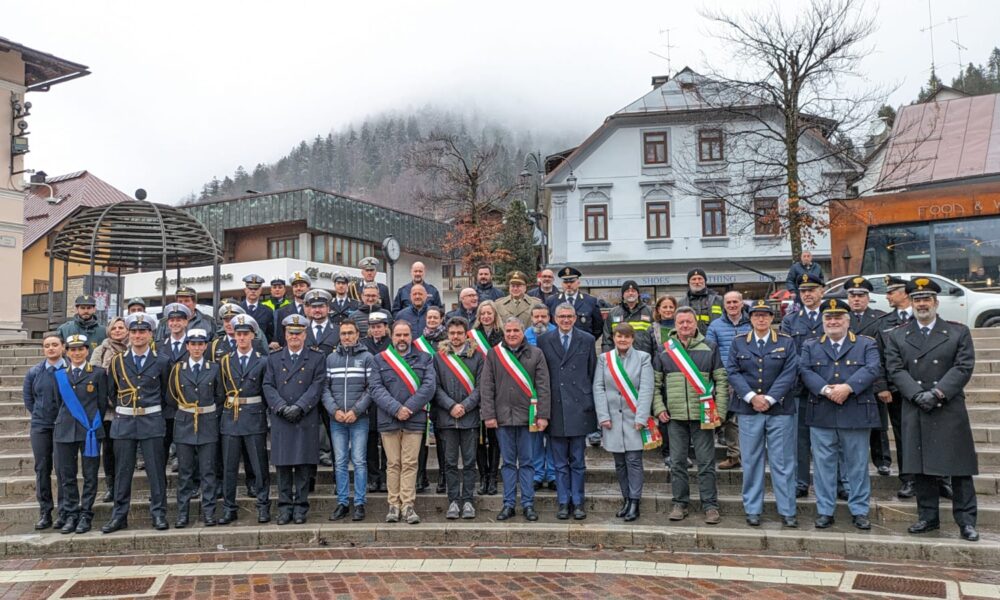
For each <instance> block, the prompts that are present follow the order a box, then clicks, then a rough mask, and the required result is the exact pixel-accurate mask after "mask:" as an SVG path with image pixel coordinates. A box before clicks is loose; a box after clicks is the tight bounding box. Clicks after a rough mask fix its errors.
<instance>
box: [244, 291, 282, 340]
mask: <svg viewBox="0 0 1000 600" xmlns="http://www.w3.org/2000/svg"><path fill="white" fill-rule="evenodd" d="M263 285H264V278H263V277H261V276H260V275H257V274H256V273H251V274H249V275H247V276H246V277H244V278H243V300H242V301H241V302H240V306H241V307H242V308H243V310H244V311H246V313H247V315H249V316H251V317H253V320H254V321H255V322H256V323H257V330H258V331H259V332H260V336H259V337H261V338H262V339H263V340H264V345H265V346H266V345H267V340H270V339H273V338H274V311H272V310H271V309H270V307H268V306H266V305H265V304H264V303H263V302H262V301H261V298H260V295H261V288H262V287H263Z"/></svg>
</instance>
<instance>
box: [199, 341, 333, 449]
mask: <svg viewBox="0 0 1000 600" xmlns="http://www.w3.org/2000/svg"><path fill="white" fill-rule="evenodd" d="M219 366H220V367H221V368H222V384H223V386H224V387H225V389H226V402H225V405H224V409H223V411H222V435H253V434H259V433H267V405H266V404H265V403H264V389H263V385H264V371H265V370H266V367H267V355H266V354H263V353H261V352H257V351H251V352H250V359H249V360H248V361H247V368H246V371H244V370H243V369H242V368H240V356H239V352H237V351H236V350H233V351H232V352H231V353H229V354H227V355H226V356H225V357H223V359H222V360H221V361H220V362H219ZM235 396H239V397H240V398H253V397H260V398H261V401H260V402H257V403H254V404H241V405H240V407H239V413H238V415H239V416H237V412H236V410H235V408H236V407H235V405H233V404H232V400H231V399H232V398H233V397H235ZM317 435H318V434H317Z"/></svg>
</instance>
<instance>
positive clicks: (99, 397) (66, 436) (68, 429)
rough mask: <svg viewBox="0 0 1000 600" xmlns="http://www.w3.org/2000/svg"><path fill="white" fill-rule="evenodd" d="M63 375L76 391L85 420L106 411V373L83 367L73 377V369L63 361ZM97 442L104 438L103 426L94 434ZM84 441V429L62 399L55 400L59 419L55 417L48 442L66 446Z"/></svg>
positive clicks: (96, 368)
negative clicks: (57, 404) (64, 365)
mask: <svg viewBox="0 0 1000 600" xmlns="http://www.w3.org/2000/svg"><path fill="white" fill-rule="evenodd" d="M66 376H67V377H69V384H70V386H71V387H72V388H73V391H74V392H76V397H77V399H78V400H79V401H80V405H81V406H83V412H84V413H86V414H87V420H88V422H89V420H90V419H93V418H94V414H95V413H100V414H101V419H102V420H103V418H104V412H105V411H106V410H107V409H108V373H107V371H105V370H104V369H102V368H101V367H94V366H91V365H85V366H84V367H83V371H82V372H81V373H80V376H79V377H74V376H73V368H72V366H71V365H70V364H69V361H66ZM94 435H95V436H96V437H97V439H102V438H103V437H104V427H98V428H97V431H95V432H94ZM86 439H87V428H86V427H84V426H83V425H81V424H80V422H79V421H77V420H76V418H75V417H74V416H73V413H71V412H70V411H69V408H68V407H67V406H66V403H65V402H64V401H63V399H62V396H61V395H60V397H59V416H57V417H56V423H55V428H54V429H53V430H52V440H53V441H55V442H59V443H63V444H67V443H70V442H83V441H86Z"/></svg>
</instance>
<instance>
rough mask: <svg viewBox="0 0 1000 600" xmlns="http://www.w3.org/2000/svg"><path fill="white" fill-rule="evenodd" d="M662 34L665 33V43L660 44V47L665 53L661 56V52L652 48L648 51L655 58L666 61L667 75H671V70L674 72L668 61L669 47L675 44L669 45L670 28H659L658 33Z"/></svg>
mask: <svg viewBox="0 0 1000 600" xmlns="http://www.w3.org/2000/svg"><path fill="white" fill-rule="evenodd" d="M663 34H667V43H666V44H660V47H661V48H664V49H666V53H667V55H666V56H663V55H662V54H659V53H657V52H653V51H652V50H650V51H649V53H650V54H652V55H653V56H655V57H657V58H662V59H663V60H665V61H667V75H668V76H669V75H672V74H673V72H674V70H673V68H672V66H671V63H670V49H671V48H676V47H677V46H671V45H670V30H669V29H661V30H660V35H661V36H662V35H663Z"/></svg>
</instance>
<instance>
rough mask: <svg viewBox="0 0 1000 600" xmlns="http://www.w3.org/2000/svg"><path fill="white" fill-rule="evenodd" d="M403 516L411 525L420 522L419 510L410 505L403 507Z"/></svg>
mask: <svg viewBox="0 0 1000 600" xmlns="http://www.w3.org/2000/svg"><path fill="white" fill-rule="evenodd" d="M403 518H404V519H405V520H406V522H407V523H409V524H410V525H416V524H417V523H419V522H420V516H419V515H418V514H417V511H415V510H413V507H412V506H410V505H406V506H404V507H403Z"/></svg>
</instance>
